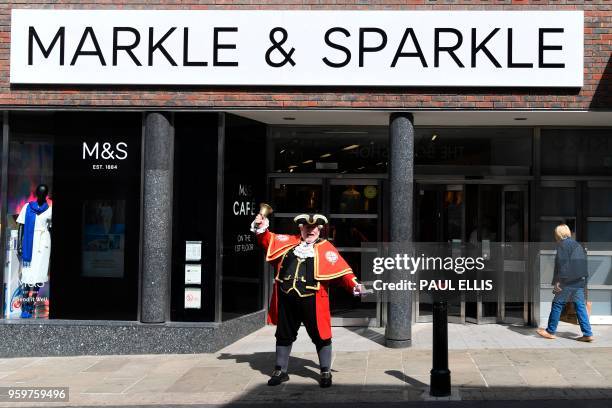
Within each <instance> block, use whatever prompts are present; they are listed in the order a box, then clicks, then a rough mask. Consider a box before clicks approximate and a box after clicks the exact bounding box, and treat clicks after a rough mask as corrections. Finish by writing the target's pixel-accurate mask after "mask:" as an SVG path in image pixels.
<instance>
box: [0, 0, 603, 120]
mask: <svg viewBox="0 0 612 408" xmlns="http://www.w3.org/2000/svg"><path fill="white" fill-rule="evenodd" d="M12 8H78V9H84V8H91V9H97V8H103V9H122V8H124V9H145V8H146V9H152V8H161V9H173V8H176V9H398V10H399V9H402V10H422V9H426V10H449V9H451V10H482V9H486V10H517V9H518V10H542V9H544V10H545V9H556V10H559V9H572V10H574V9H578V10H584V11H585V29H584V30H585V33H584V35H585V53H584V54H585V61H584V66H585V71H584V86H583V87H582V88H581V89H580V90H579V91H578V90H576V89H559V88H544V89H534V88H518V89H517V88H508V89H505V88H484V89H481V88H420V87H419V88H391V89H389V88H373V87H368V88H337V89H334V88H329V87H326V88H312V87H242V88H240V87H222V88H219V87H215V88H206V87H181V88H180V90H179V91H177V90H176V88H172V87H159V86H158V87H126V86H119V87H116V86H114V87H109V86H105V87H99V86H98V87H91V86H88V87H79V86H62V87H58V86H53V87H51V86H45V87H41V86H27V87H25V86H21V87H16V86H13V87H11V86H10V84H9V52H10V50H9V48H10V10H11V9H12ZM611 53H612V0H592V1H589V0H441V1H439V0H0V107H5V108H6V107H9V108H10V107H29V106H58V107H60V106H61V107H115V108H116V107H132V108H149V107H151V108H154V107H184V108H197V107H202V108H213V107H214V108H251V107H255V108H262V107H267V108H329V107H334V108H385V109H440V108H453V109H571V110H575V109H580V110H612V92H611V88H612V85H611V83H612V58H611Z"/></svg>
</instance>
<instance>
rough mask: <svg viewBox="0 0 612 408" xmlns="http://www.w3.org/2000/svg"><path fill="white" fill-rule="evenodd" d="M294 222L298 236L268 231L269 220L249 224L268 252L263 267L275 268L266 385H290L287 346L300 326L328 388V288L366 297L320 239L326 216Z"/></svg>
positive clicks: (346, 267) (303, 217)
mask: <svg viewBox="0 0 612 408" xmlns="http://www.w3.org/2000/svg"><path fill="white" fill-rule="evenodd" d="M294 222H295V223H296V224H297V225H298V227H299V231H300V233H299V234H296V235H285V234H275V233H272V232H270V231H268V226H269V221H268V218H267V217H265V216H263V215H262V214H258V215H257V217H256V218H255V221H253V223H252V224H251V231H253V232H254V233H256V234H257V242H258V243H259V245H261V246H262V247H263V248H264V249H265V250H266V261H268V262H270V263H271V264H272V265H274V267H275V268H274V269H275V276H274V287H273V291H272V299H271V301H270V307H269V311H268V322H269V323H272V324H276V325H277V327H276V335H275V336H276V364H275V367H274V370H273V372H272V376H271V378H270V380H269V381H268V385H272V386H273V385H279V384H281V383H283V382H285V381H288V380H289V375H288V374H287V367H288V365H289V354H290V353H291V345H292V344H293V342H294V341H295V339H296V337H297V333H298V329H299V328H300V325H301V324H302V323H303V324H304V326H305V327H306V332H307V333H308V335H309V336H310V339H311V340H312V342H313V343H314V344H315V346H316V349H317V354H318V356H319V367H320V370H321V377H320V380H319V384H320V386H321V387H323V388H326V387H330V386H331V385H332V375H331V362H332V344H331V340H332V333H331V316H330V311H329V285H330V284H338V285H340V286H342V287H344V288H346V289H347V290H348V291H350V292H351V293H352V294H353V295H354V296H360V295H362V294H364V293H365V292H366V291H365V288H364V286H363V285H361V284H360V283H358V282H357V278H356V276H355V275H354V274H353V271H352V270H351V267H350V266H349V265H348V264H347V263H346V261H345V260H344V259H343V258H342V256H340V254H339V253H338V250H337V249H336V248H335V247H334V246H333V245H332V244H331V243H330V242H329V241H327V240H325V239H322V238H321V237H320V236H319V235H320V232H321V229H322V228H323V226H324V225H326V224H327V223H328V221H327V218H326V217H325V216H323V215H321V214H301V215H298V216H297V217H295V218H294Z"/></svg>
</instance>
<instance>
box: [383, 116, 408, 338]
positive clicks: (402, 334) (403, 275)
mask: <svg viewBox="0 0 612 408" xmlns="http://www.w3.org/2000/svg"><path fill="white" fill-rule="evenodd" d="M413 170H414V125H413V116H412V114H410V113H393V114H391V117H390V119H389V187H390V220H389V226H390V227H389V230H390V231H389V232H390V241H391V244H392V245H391V254H392V255H393V254H394V253H396V252H398V251H399V252H406V251H408V250H409V249H410V248H409V247H408V246H407V245H405V244H406V243H411V242H412V241H413V237H412V222H413V220H412V206H413V203H412V191H413V182H412V181H413ZM410 278H411V277H410V273H409V272H407V271H405V270H394V271H391V274H390V279H391V280H392V281H399V280H402V279H410ZM389 292H390V293H389V297H388V304H387V326H386V329H385V343H386V345H387V347H392V348H401V347H409V346H410V344H411V340H412V296H411V292H410V291H408V290H406V291H389Z"/></svg>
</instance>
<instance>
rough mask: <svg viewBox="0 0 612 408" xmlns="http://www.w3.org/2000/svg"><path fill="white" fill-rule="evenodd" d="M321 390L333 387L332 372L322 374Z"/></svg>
mask: <svg viewBox="0 0 612 408" xmlns="http://www.w3.org/2000/svg"><path fill="white" fill-rule="evenodd" d="M319 385H320V386H321V388H329V387H331V385H332V374H331V371H323V372H321V379H320V380H319Z"/></svg>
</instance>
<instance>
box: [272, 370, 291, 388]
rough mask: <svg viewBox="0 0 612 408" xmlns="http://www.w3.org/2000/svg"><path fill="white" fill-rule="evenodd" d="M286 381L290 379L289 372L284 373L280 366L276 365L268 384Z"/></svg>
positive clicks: (273, 384) (278, 383)
mask: <svg viewBox="0 0 612 408" xmlns="http://www.w3.org/2000/svg"><path fill="white" fill-rule="evenodd" d="M285 381H289V374H287V373H284V372H282V371H281V370H280V367H278V368H277V367H275V368H274V371H273V372H272V376H271V377H270V379H269V380H268V385H270V386H275V385H280V384H282V383H284V382H285Z"/></svg>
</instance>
